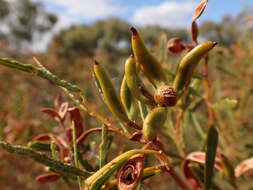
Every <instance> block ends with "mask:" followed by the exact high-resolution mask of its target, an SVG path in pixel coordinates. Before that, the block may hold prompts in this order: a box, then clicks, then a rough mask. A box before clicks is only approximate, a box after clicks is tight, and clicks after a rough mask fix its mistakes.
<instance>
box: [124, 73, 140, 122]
mask: <svg viewBox="0 0 253 190" xmlns="http://www.w3.org/2000/svg"><path fill="white" fill-rule="evenodd" d="M120 99H121V102H122V104H123V106H124V108H125V110H126V111H127V113H128V116H129V118H131V119H133V118H134V115H135V114H136V101H135V99H134V97H133V96H132V94H131V91H130V89H129V87H128V86H127V82H126V77H125V76H124V78H123V80H122V83H121V88H120Z"/></svg>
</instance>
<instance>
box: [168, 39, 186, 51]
mask: <svg viewBox="0 0 253 190" xmlns="http://www.w3.org/2000/svg"><path fill="white" fill-rule="evenodd" d="M167 48H168V51H169V52H171V53H181V52H182V51H183V50H184V49H185V46H184V44H183V43H182V39H181V38H171V39H169V41H168V44H167Z"/></svg>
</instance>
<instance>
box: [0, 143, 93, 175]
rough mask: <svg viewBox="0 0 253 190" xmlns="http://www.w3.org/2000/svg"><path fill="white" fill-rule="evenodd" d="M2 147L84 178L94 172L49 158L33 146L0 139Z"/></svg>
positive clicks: (0, 146)
mask: <svg viewBox="0 0 253 190" xmlns="http://www.w3.org/2000/svg"><path fill="white" fill-rule="evenodd" d="M0 148H3V149H5V150H6V151H7V152H10V153H16V154H20V155H24V156H27V157H29V158H32V159H33V160H35V161H37V162H40V163H41V164H44V165H46V166H49V167H51V168H52V169H54V170H56V171H60V172H64V173H68V174H72V175H75V176H80V177H82V178H87V177H89V176H90V175H92V173H90V172H87V171H84V170H80V169H79V168H76V167H73V166H71V165H69V164H65V163H62V162H59V161H56V160H54V159H52V158H49V157H48V156H46V155H45V154H43V153H40V152H37V151H35V150H33V149H32V148H29V147H26V146H20V145H11V144H9V143H7V142H4V141H0Z"/></svg>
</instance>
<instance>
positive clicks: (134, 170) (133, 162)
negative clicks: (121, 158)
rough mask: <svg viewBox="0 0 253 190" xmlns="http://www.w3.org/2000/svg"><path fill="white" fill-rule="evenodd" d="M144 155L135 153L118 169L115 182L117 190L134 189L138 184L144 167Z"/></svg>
mask: <svg viewBox="0 0 253 190" xmlns="http://www.w3.org/2000/svg"><path fill="white" fill-rule="evenodd" d="M143 162H144V156H143V155H140V154H139V155H136V156H134V157H132V158H130V159H129V160H128V161H127V162H126V163H125V164H124V165H123V166H121V168H120V169H119V172H118V176H117V182H118V189H119V190H135V189H136V187H137V185H138V184H139V182H140V180H141V177H142V174H143V168H144V163H143Z"/></svg>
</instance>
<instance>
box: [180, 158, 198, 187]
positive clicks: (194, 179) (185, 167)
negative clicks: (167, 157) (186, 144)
mask: <svg viewBox="0 0 253 190" xmlns="http://www.w3.org/2000/svg"><path fill="white" fill-rule="evenodd" d="M189 163H190V160H184V162H183V164H182V170H183V173H184V176H185V177H186V179H187V181H188V183H189V184H190V185H191V187H192V189H194V190H201V189H203V185H202V183H201V181H200V180H199V179H198V178H197V177H196V176H195V175H194V174H193V172H192V171H191V169H190V167H189Z"/></svg>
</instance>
